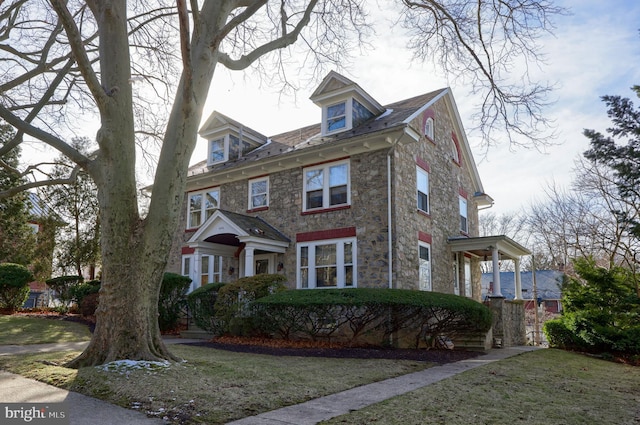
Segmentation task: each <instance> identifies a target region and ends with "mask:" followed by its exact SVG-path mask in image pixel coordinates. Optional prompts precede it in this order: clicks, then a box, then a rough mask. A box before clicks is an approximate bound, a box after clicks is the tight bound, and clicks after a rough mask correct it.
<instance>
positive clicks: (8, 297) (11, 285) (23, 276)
mask: <svg viewBox="0 0 640 425" xmlns="http://www.w3.org/2000/svg"><path fill="white" fill-rule="evenodd" d="M31 281H33V274H32V273H31V272H30V271H29V269H27V268H26V267H25V266H23V265H20V264H14V263H3V264H0V308H1V309H6V310H8V312H10V313H11V312H13V311H15V310H17V309H18V308H20V307H22V306H23V304H24V302H25V301H26V300H27V298H29V292H30V291H29V282H31Z"/></svg>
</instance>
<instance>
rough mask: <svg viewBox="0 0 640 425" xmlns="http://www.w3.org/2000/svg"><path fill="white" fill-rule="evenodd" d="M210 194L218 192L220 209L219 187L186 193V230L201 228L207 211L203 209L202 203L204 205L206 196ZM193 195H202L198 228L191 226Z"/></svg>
mask: <svg viewBox="0 0 640 425" xmlns="http://www.w3.org/2000/svg"><path fill="white" fill-rule="evenodd" d="M211 192H218V208H220V188H219V187H216V188H210V189H205V190H198V191H194V192H189V193H187V229H195V228H198V227H200V226H202V225H203V224H204V222H205V221H206V220H207V209H206V208H205V207H204V203H205V196H206V194H207V193H211ZM193 195H202V205H201V208H200V224H199V225H198V226H193V225H192V224H191V197H192V196H193Z"/></svg>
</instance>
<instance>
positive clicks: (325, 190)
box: [302, 159, 351, 212]
mask: <svg viewBox="0 0 640 425" xmlns="http://www.w3.org/2000/svg"><path fill="white" fill-rule="evenodd" d="M342 164H347V202H346V203H344V204H337V205H331V204H330V202H331V200H330V196H329V189H330V188H329V169H330V168H331V167H335V166H337V165H342ZM314 170H323V186H322V206H321V207H315V208H307V172H309V171H314ZM348 205H351V163H350V161H349V160H348V159H346V160H343V161H336V162H329V163H326V164H322V165H317V166H314V167H307V168H304V169H303V170H302V211H304V212H307V211H322V210H327V209H331V208H341V207H344V206H348Z"/></svg>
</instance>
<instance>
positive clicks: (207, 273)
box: [200, 255, 222, 286]
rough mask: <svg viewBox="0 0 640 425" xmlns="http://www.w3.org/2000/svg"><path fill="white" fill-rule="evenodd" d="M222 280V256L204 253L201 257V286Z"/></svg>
mask: <svg viewBox="0 0 640 425" xmlns="http://www.w3.org/2000/svg"><path fill="white" fill-rule="evenodd" d="M221 280H222V257H220V256H219V255H203V256H201V257H200V286H204V285H206V284H208V283H214V282H220V281H221Z"/></svg>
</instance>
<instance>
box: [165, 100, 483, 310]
mask: <svg viewBox="0 0 640 425" xmlns="http://www.w3.org/2000/svg"><path fill="white" fill-rule="evenodd" d="M438 93H444V94H445V95H440V98H439V99H438V98H436V99H435V100H433V101H432V102H431V103H429V107H428V108H426V109H425V108H422V109H421V107H422V105H423V104H424V103H417V101H416V103H415V105H413V104H412V103H411V102H410V101H409V102H408V103H402V102H401V103H398V105H397V106H395V107H394V108H392V107H391V106H390V107H389V109H388V111H393V110H396V111H398V110H401V108H406V109H409V108H408V106H407V105H409V106H411V107H412V109H411V110H409V112H407V114H406V115H407V116H412V117H413V118H412V119H405V121H403V122H402V126H399V125H396V127H397V128H398V130H394V131H396V132H395V133H390V131H391V130H388V129H387V127H390V128H392V129H393V128H394V127H393V125H390V124H389V123H382V122H375V121H374V122H373V123H372V124H371V125H370V128H371V127H373V126H374V125H377V126H378V127H379V130H378V133H380V134H381V135H380V136H378V133H375V132H373V131H369V132H367V131H365V130H363V131H361V133H360V134H359V133H358V132H355V131H354V132H352V133H351V134H353V135H350V136H349V137H350V138H347V137H345V136H342V139H340V137H338V138H336V140H332V139H327V140H328V141H325V140H324V139H318V138H315V139H313V138H312V139H310V140H316V141H317V144H316V145H313V144H312V143H309V147H306V148H305V149H307V150H309V151H313V152H316V151H317V153H314V154H313V155H311V154H310V155H308V156H306V157H303V156H302V153H300V152H302V148H300V149H298V145H296V146H295V147H296V149H298V150H296V149H288V150H287V149H286V146H285V148H282V147H281V148H280V151H281V152H284V153H283V154H281V156H280V157H281V158H282V159H281V160H280V162H278V163H277V166H275V165H274V161H272V160H271V158H270V157H269V156H268V155H264V156H263V157H259V154H256V159H255V160H254V161H253V162H249V161H245V162H240V161H237V163H238V165H236V164H235V163H234V164H228V165H224V166H222V167H219V168H215V167H212V168H206V167H203V168H202V171H201V173H200V174H199V175H198V177H197V178H198V179H199V180H197V181H196V178H195V177H194V178H192V179H191V183H189V190H190V191H195V190H203V189H205V188H212V187H215V188H218V189H219V191H220V204H219V208H220V210H224V211H229V212H234V213H239V214H244V215H246V216H250V217H259V218H260V219H261V220H263V221H264V222H266V223H268V224H269V225H270V226H272V227H273V228H275V229H277V230H278V231H279V232H280V233H281V234H282V235H283V236H284V237H286V238H287V239H288V240H289V241H290V243H289V245H288V247H287V248H286V251H285V252H277V253H275V252H274V253H273V254H271V255H272V256H273V258H275V262H276V263H277V264H278V270H277V272H278V273H282V274H284V275H286V276H287V278H288V286H289V287H291V288H295V287H296V285H297V281H298V261H299V260H298V258H297V243H298V241H299V240H300V238H301V237H303V236H305V235H309V234H310V233H314V232H315V233H318V234H324V233H322V232H329V233H327V234H330V233H331V232H332V231H336V232H337V233H339V234H344V233H345V229H346V230H347V233H348V232H351V231H353V232H354V234H355V238H356V241H357V242H356V245H357V250H356V252H357V258H356V259H355V261H354V264H355V267H356V270H357V286H358V287H375V288H386V287H389V286H390V285H391V287H393V288H403V289H419V284H418V281H419V241H420V240H422V241H423V242H425V243H428V244H429V245H430V249H431V253H430V255H431V261H430V264H431V276H432V290H434V291H438V292H445V293H454V292H456V288H455V287H454V286H455V285H454V282H456V281H457V282H459V285H458V288H459V293H460V294H461V295H467V296H470V297H473V298H474V299H477V300H480V268H479V264H478V262H477V261H476V260H472V261H470V263H471V267H470V272H471V276H467V280H471V283H472V288H473V290H472V293H471V294H465V289H464V287H465V285H464V284H463V282H464V281H465V267H464V263H465V257H464V255H462V254H458V255H454V254H453V253H452V252H451V249H450V248H449V247H448V243H447V241H448V239H449V238H451V237H460V236H463V237H466V236H477V234H478V213H477V209H478V205H477V203H476V201H475V200H474V199H475V198H474V196H473V195H474V194H475V193H476V192H477V191H478V186H479V179H478V176H477V171H476V170H475V166H474V165H473V164H472V161H473V158H471V157H470V154H469V153H468V152H470V151H469V149H468V147H467V146H460V145H461V144H462V143H463V142H465V141H466V138H465V137H464V135H463V134H460V132H461V131H462V127H461V125H460V124H459V123H458V122H457V120H456V117H455V115H452V113H451V111H452V109H451V108H452V105H454V103H453V102H452V101H451V100H448V99H449V97H447V96H450V94H448V93H447V92H443V91H441V92H434V95H433V96H431V97H429V96H427V97H425V99H426V100H425V102H426V101H429V100H430V99H432V98H434V97H435V95H436V94H438ZM425 96H426V95H425ZM414 111H415V113H413V115H410V112H414ZM398 113H399V112H398ZM427 118H432V119H433V122H434V136H433V140H431V139H430V138H429V137H426V136H425V135H424V134H423V129H424V124H425V120H426V119H427ZM376 121H378V120H376ZM391 124H393V123H391ZM303 130H305V131H306V129H301V130H300V134H301V135H302V133H303ZM398 134H401V135H400V136H398ZM406 134H409V135H410V136H411V137H406ZM453 139H455V140H456V141H455V142H453ZM276 140H278V139H276ZM320 142H322V143H325V144H324V145H322V144H321V143H320ZM356 142H357V145H356ZM456 143H458V145H456ZM314 149H315V150H314ZM271 150H273V151H275V148H271ZM454 150H457V153H455V154H454ZM455 157H457V160H456V158H455ZM260 161H264V163H265V164H268V166H267V165H265V166H263V167H259V164H260ZM335 161H348V164H349V167H350V173H349V176H350V180H349V181H350V203H349V205H346V206H343V207H341V208H334V209H326V210H320V211H312V212H305V211H304V210H303V200H304V199H303V197H304V193H303V185H304V182H303V180H304V170H305V168H306V167H311V166H316V165H319V164H324V163H326V164H330V163H331V162H335ZM389 166H390V168H388V167H389ZM225 167H227V168H225ZM243 167H244V168H243ZM416 167H421V168H422V169H426V171H427V172H428V175H429V207H430V208H429V213H428V214H425V213H424V212H422V211H419V210H418V208H417V199H416V197H417V192H416V190H417V171H416ZM227 169H230V170H232V171H233V172H234V173H235V174H233V173H231V172H229V171H227ZM238 170H241V171H238ZM474 173H475V174H474ZM194 175H195V174H194ZM389 175H390V179H391V181H390V182H389ZM201 176H211V178H208V179H204V178H202V177H201ZM258 177H268V179H269V205H268V207H267V208H261V209H259V210H255V211H254V210H249V209H248V199H249V181H250V180H251V179H255V178H258ZM389 183H390V187H391V200H390V201H391V202H390V203H389V199H388V185H389ZM461 196H462V197H463V198H464V199H466V201H467V207H468V208H467V221H468V231H467V232H463V233H461V230H460V201H459V199H460V197H461ZM186 202H187V201H186V200H185V207H184V210H183V211H184V213H183V224H182V227H181V228H182V231H181V232H179V233H178V234H177V235H176V238H175V243H174V247H173V250H172V254H171V257H170V260H169V266H168V269H169V271H173V272H176V273H180V272H181V271H182V270H181V264H182V262H181V257H182V255H183V254H189V253H191V252H192V251H190V248H188V247H187V246H186V245H187V241H189V240H190V238H192V237H193V235H194V231H193V230H188V231H185V230H184V229H186V227H187V226H186V220H187V204H186ZM390 204H391V205H390ZM389 208H390V211H389ZM389 212H390V216H391V220H392V221H391V229H389V222H388V216H389ZM389 234H391V237H392V241H391V242H392V243H391V245H392V251H391V256H390V253H389V239H388V238H389ZM240 252H241V249H239V250H238V251H237V252H236V255H234V256H225V257H224V258H223V262H222V276H221V280H222V281H232V280H235V279H237V278H238V277H240V273H241V269H242V264H241V259H240V257H241V256H242V254H241V253H240ZM257 252H258V253H262V251H257ZM238 253H240V254H238ZM390 257H391V262H392V276H391V277H390V276H389V261H390ZM454 261H457V266H455V265H454ZM467 261H468V260H467ZM468 270H469V269H467V272H468ZM455 273H458V276H457V279H456V277H455ZM192 274H193V271H192Z"/></svg>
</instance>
